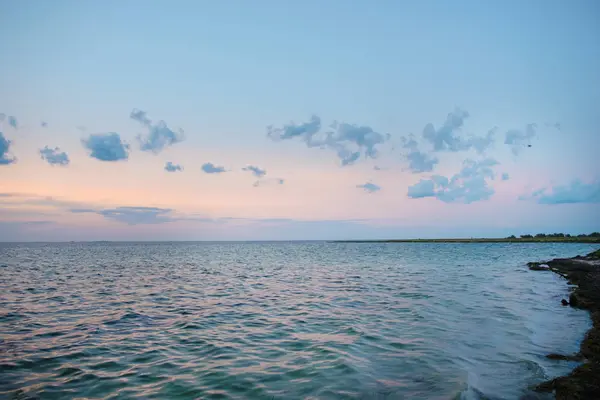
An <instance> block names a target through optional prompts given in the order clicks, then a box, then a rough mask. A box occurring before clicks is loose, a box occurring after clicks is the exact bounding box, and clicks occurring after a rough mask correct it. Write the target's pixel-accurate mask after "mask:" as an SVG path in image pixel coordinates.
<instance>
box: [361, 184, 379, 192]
mask: <svg viewBox="0 0 600 400" xmlns="http://www.w3.org/2000/svg"><path fill="white" fill-rule="evenodd" d="M356 187H357V188H359V189H363V190H364V191H365V192H367V193H375V192H378V191H380V190H381V186H379V185H376V184H374V183H371V182H367V183H364V184H362V185H356Z"/></svg>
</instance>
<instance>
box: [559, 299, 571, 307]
mask: <svg viewBox="0 0 600 400" xmlns="http://www.w3.org/2000/svg"><path fill="white" fill-rule="evenodd" d="M560 303H561V304H562V305H563V306H568V305H569V302H568V301H567V300H565V299H562V300H561V301H560Z"/></svg>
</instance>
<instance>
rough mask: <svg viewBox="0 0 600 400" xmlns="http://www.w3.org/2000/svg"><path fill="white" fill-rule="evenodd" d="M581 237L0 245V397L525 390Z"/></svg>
mask: <svg viewBox="0 0 600 400" xmlns="http://www.w3.org/2000/svg"><path fill="white" fill-rule="evenodd" d="M596 248H597V245H596V246H593V245H586V244H532V243H523V244H444V243H439V244H428V243H398V244H375V243H363V244H361V243H324V242H318V243H317V242H313V243H310V242H306V243H302V242H296V243H281V242H278V243H63V244H50V243H32V244H0V398H2V399H75V398H79V399H83V398H85V399H134V398H137V399H519V398H523V399H537V398H547V397H543V396H541V395H538V394H536V393H534V392H532V391H531V389H530V388H531V387H532V385H535V384H537V383H540V382H542V381H544V380H547V379H549V378H552V377H555V376H559V375H563V374H566V373H568V372H569V371H570V370H571V369H572V368H573V367H574V366H576V365H577V364H576V363H573V362H566V361H553V360H548V359H546V358H545V357H544V356H545V355H546V354H547V353H551V352H555V353H573V352H576V351H577V350H578V348H579V343H580V342H581V340H582V339H583V336H584V333H585V331H586V330H587V329H588V328H589V327H590V324H591V323H590V319H589V315H588V314H587V312H585V311H581V310H576V309H572V308H570V307H563V306H561V304H560V300H561V299H562V298H566V297H567V296H568V290H569V289H568V285H567V283H566V281H565V280H564V279H563V278H561V277H559V276H557V275H555V274H553V273H551V272H533V271H529V270H528V268H527V267H526V266H525V263H526V262H528V261H536V260H540V259H548V258H553V257H570V256H575V255H577V254H586V253H588V252H590V251H592V250H595V249H596Z"/></svg>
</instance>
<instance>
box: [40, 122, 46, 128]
mask: <svg viewBox="0 0 600 400" xmlns="http://www.w3.org/2000/svg"><path fill="white" fill-rule="evenodd" d="M40 126H41V127H42V128H47V127H48V123H47V122H46V121H42V122H40Z"/></svg>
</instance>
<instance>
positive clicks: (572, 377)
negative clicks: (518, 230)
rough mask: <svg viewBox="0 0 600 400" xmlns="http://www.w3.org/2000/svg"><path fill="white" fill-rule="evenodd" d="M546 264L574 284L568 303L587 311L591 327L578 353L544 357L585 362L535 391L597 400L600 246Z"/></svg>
mask: <svg viewBox="0 0 600 400" xmlns="http://www.w3.org/2000/svg"><path fill="white" fill-rule="evenodd" d="M538 264H539V263H538ZM546 264H548V266H549V267H550V270H551V271H553V272H555V273H557V274H559V275H561V276H563V277H568V280H569V281H570V282H571V283H572V284H573V285H575V286H574V288H573V292H572V293H571V294H570V295H569V302H568V303H569V304H570V305H571V306H572V307H577V308H581V309H585V310H589V311H590V313H591V317H592V328H591V329H590V330H589V331H588V332H587V333H586V335H585V338H584V339H583V341H582V342H581V346H580V351H579V354H577V355H575V356H565V355H562V354H549V355H548V356H547V357H548V358H549V359H553V360H567V361H584V362H583V364H581V365H579V366H578V367H577V368H575V369H574V370H573V371H572V372H571V373H570V374H569V375H567V376H562V377H559V378H555V379H552V380H549V381H546V382H543V383H541V384H539V385H537V386H536V387H535V390H536V391H539V392H554V395H555V398H556V399H557V400H567V399H569V400H570V399H573V400H580V399H600V249H599V250H596V251H595V252H593V253H590V254H588V255H587V256H584V257H578V258H562V259H561V258H559V259H555V260H551V261H548V262H547V263H546ZM565 301H566V300H564V299H563V301H562V303H563V304H565V303H564V302H565Z"/></svg>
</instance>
